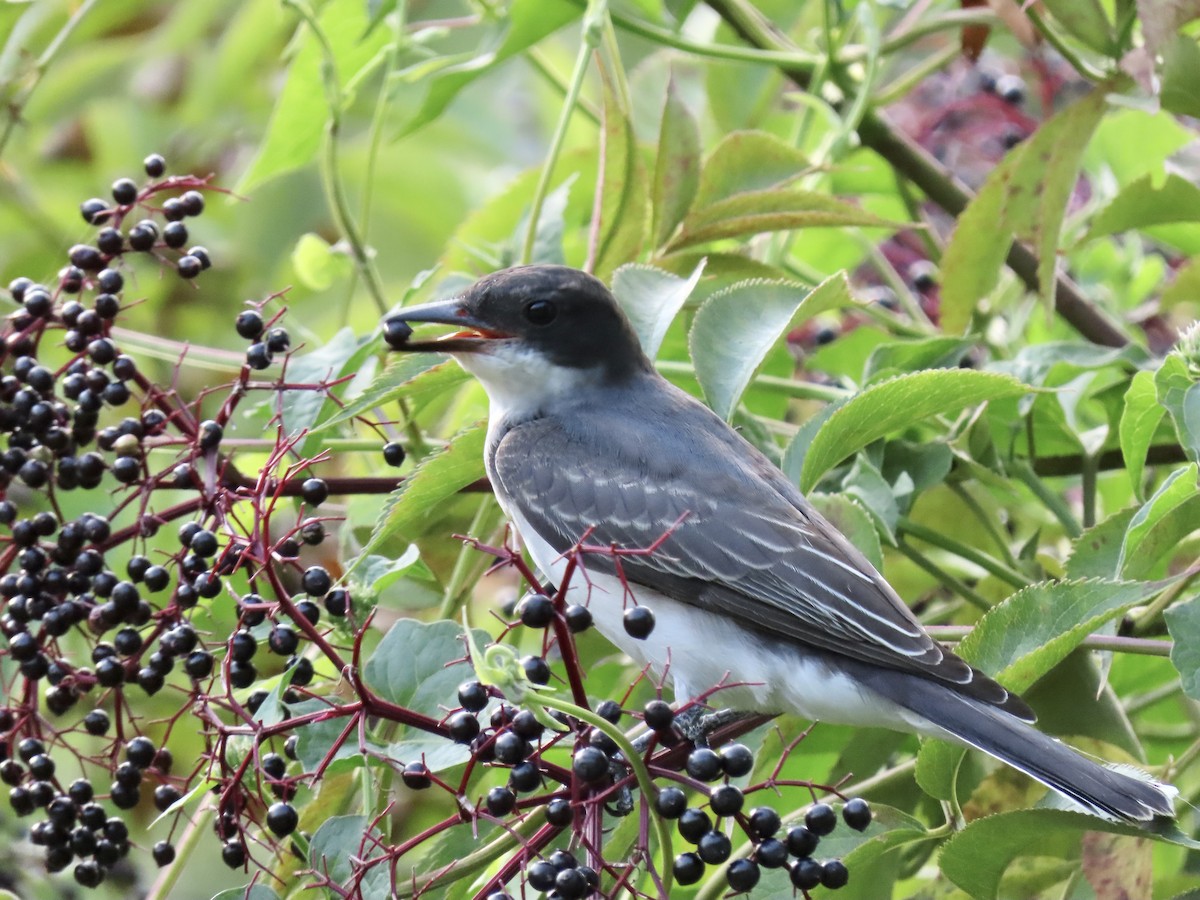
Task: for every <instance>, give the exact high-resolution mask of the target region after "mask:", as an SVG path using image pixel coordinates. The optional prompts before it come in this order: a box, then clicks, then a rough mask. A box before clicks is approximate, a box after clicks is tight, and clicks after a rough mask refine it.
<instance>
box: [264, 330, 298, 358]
mask: <svg viewBox="0 0 1200 900" xmlns="http://www.w3.org/2000/svg"><path fill="white" fill-rule="evenodd" d="M266 344H267V349H268V350H270V351H271V352H272V353H283V352H284V351H285V350H287V349H288V347H290V346H292V337H291V335H289V334H288V333H287V330H286V329H283V328H272V329H271V330H270V331H268V332H267V337H266Z"/></svg>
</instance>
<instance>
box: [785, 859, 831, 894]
mask: <svg viewBox="0 0 1200 900" xmlns="http://www.w3.org/2000/svg"><path fill="white" fill-rule="evenodd" d="M822 873H823V868H822V866H821V864H820V863H819V862H817V861H816V860H814V859H808V858H804V859H798V860H796V862H794V863H793V864H792V871H791V877H792V884H793V885H795V886H796V887H798V888H800V890H802V891H809V890H812V889H813V888H815V887H816V886H817V885H819V884H820V883H821V875H822Z"/></svg>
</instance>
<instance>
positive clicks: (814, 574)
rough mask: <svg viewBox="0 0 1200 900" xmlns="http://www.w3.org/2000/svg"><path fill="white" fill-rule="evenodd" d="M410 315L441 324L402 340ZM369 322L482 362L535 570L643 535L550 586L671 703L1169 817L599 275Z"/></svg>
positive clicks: (481, 287)
mask: <svg viewBox="0 0 1200 900" xmlns="http://www.w3.org/2000/svg"><path fill="white" fill-rule="evenodd" d="M414 323H418V324H420V323H440V324H447V325H451V326H455V328H456V330H455V331H453V332H451V333H450V334H448V335H445V336H443V337H440V338H437V339H428V340H413V335H414V331H413V328H412V325H413V324H414ZM383 332H384V336H385V339H386V341H387V343H388V345H389V346H390V347H391V348H393V349H394V350H399V351H405V352H439V353H445V354H449V355H450V356H451V357H453V358H454V359H455V360H456V361H457V362H458V363H459V364H460V365H461V366H462V367H463V368H464V369H466V370H467V372H469V373H470V374H471V375H473V376H475V378H476V379H478V381H479V382H480V383H481V384H482V386H483V388H484V390H485V392H486V393H487V395H488V399H489V412H488V425H487V433H486V438H485V449H484V465H485V470H486V473H487V476H488V478H489V480H490V481H491V484H492V488H493V491H494V493H495V497H496V499H497V501H498V502H499V504H500V507H501V508H502V510H503V511H504V513H505V515H506V516H507V517H508V520H509V521H510V522H511V523H512V524H513V525H514V526H515V528H516V530H517V532H518V533H519V534H520V536H521V539H522V541H523V543H524V545H525V547H526V549H527V551H528V552H529V555H530V557H531V558H532V559H533V561H534V563H535V565H536V566H537V567H538V569H539V570H540V571H541V572H542V574H543V575H544V576H546V577H547V578H549V579H550V580H551V583H553V584H561V583H562V579H563V578H564V576H565V575H566V574H567V571H566V570H567V566H568V561H569V560H570V559H571V557H572V548H575V547H578V546H579V544H580V542H581V541H582V540H584V539H585V538H586V540H587V542H588V543H589V544H590V545H593V546H596V547H610V548H622V549H624V550H634V549H638V550H645V549H646V548H651V547H653V548H654V552H640V553H636V552H629V553H622V554H618V553H617V552H615V551H614V552H613V553H611V554H607V555H606V554H603V553H597V554H588V555H587V556H586V558H583V559H582V563H583V565H584V567H585V568H586V577H585V578H579V577H573V578H570V580H569V584H568V585H567V594H568V596H567V599H568V601H569V602H579V603H584V604H586V605H587V606H588V608H589V609H590V611H591V613H592V617H593V621H594V623H595V626H596V628H597V629H598V630H599V631H600V633H601V634H602V635H604V637H606V638H607V639H608V640H609V641H611V642H612V643H613V644H614V645H616V646H617V647H618V648H619V649H620V650H621V651H623V652H624V653H626V654H627V655H628V656H629V657H631V658H632V659H633V660H635V661H636V662H637V663H638V664H639V665H641V666H644V667H649V669H650V670H651V671H653V672H655V673H658V674H659V675H662V676H665V677H666V678H668V679H669V680H670V681H671V682H672V685H673V689H674V695H675V698H676V701H677V703H678V704H686V703H689V702H690V701H692V700H694V699H696V698H707V699H711V700H716V699H719V700H720V703H721V705H722V706H724V707H729V708H731V709H736V710H739V711H743V712H761V713H768V714H779V713H794V714H797V715H799V716H802V717H804V718H807V719H809V720H813V721H819V722H830V723H837V724H845V725H856V726H883V727H887V728H891V729H894V730H898V731H904V732H915V733H917V734H920V735H923V736H927V737H934V738H940V739H943V740H948V741H951V742H954V743H957V744H959V745H963V746H966V747H970V748H975V749H977V750H981V751H983V752H984V753H987V754H989V755H991V756H993V757H995V758H996V759H998V760H1000V761H1001V762H1004V763H1006V764H1008V765H1010V766H1012V767H1013V768H1015V769H1017V770H1019V771H1021V772H1024V773H1025V774H1026V775H1028V776H1030V777H1032V778H1033V779H1035V780H1037V781H1038V782H1040V783H1042V784H1043V785H1045V786H1046V787H1048V788H1050V789H1052V790H1053V791H1055V792H1057V793H1059V794H1061V795H1063V796H1064V797H1066V798H1067V800H1068V801H1069V803H1070V805H1072V806H1073V807H1074V808H1077V809H1080V810H1082V811H1084V812H1088V813H1091V814H1093V815H1096V816H1100V817H1103V818H1106V819H1109V820H1116V821H1121V822H1125V823H1133V824H1142V825H1146V824H1149V823H1152V822H1154V821H1156V820H1162V819H1170V818H1173V816H1174V805H1173V801H1174V797H1175V794H1176V793H1177V791H1176V790H1175V789H1174V788H1173V787H1171V786H1170V785H1167V784H1164V783H1160V782H1157V781H1155V780H1153V779H1151V778H1150V776H1149V775H1148V774H1146V773H1144V772H1141V771H1140V770H1133V771H1130V769H1131V768H1132V767H1124V766H1107V765H1104V764H1101V763H1099V762H1096V761H1094V760H1092V759H1090V758H1088V757H1085V756H1083V755H1082V754H1080V753H1078V752H1076V751H1075V750H1073V749H1071V748H1070V747H1068V746H1067V745H1066V744H1064V743H1062V742H1060V741H1058V740H1056V739H1054V738H1051V737H1049V736H1047V735H1045V734H1043V733H1042V732H1041V731H1039V730H1037V729H1036V728H1035V727H1033V725H1032V723H1033V721H1034V719H1035V716H1034V713H1033V710H1032V709H1031V708H1030V707H1029V706H1028V705H1027V704H1026V703H1025V701H1024V700H1022V699H1021V698H1020V697H1019V696H1017V695H1016V694H1015V693H1012V692H1010V691H1008V690H1007V689H1005V688H1004V687H1003V686H1002V685H1001V684H999V683H998V682H996V681H995V680H993V679H991V678H989V677H988V676H987V675H985V674H984V673H983V672H981V671H979V670H977V669H975V668H973V667H971V666H970V665H969V664H968V663H966V662H965V661H964V660H962V659H961V658H959V657H958V656H956V655H955V654H954V653H953V652H952V651H951V650H949V649H948V648H946V647H944V646H942V645H941V644H939V643H938V642H936V641H934V640H933V639H932V638H931V637H930V636H929V635H928V634H927V633H926V631H925V629H924V628H923V627H922V626H921V624H920V622H919V621H918V620H917V618H916V617H915V615H914V614H913V613H912V611H911V610H910V609H909V607H908V606H907V605H906V604H905V603H904V601H903V600H902V599H901V598H900V597H899V595H898V594H897V593H896V591H895V590H894V589H893V588H892V587H891V586H890V585H889V584H888V582H887V581H886V580H885V579H884V577H883V576H882V575H881V574H880V573H879V572H878V571H877V570H876V569H875V568H874V567H873V566H872V565H871V563H870V562H869V561H868V560H867V559H866V557H865V556H864V555H863V554H862V553H861V552H860V551H859V550H858V549H856V548H855V547H854V546H853V545H852V544H851V543H850V541H848V540H847V539H846V538H845V537H844V536H843V535H842V534H841V533H840V532H838V531H837V529H836V528H835V527H834V526H833V525H831V524H830V523H829V522H828V521H827V520H826V519H824V518H823V517H822V516H821V515H820V514H819V513H818V512H817V510H816V509H815V508H814V507H813V506H812V504H811V503H809V502H808V500H807V499H806V498H805V497H804V496H803V494H802V493H801V492H800V490H799V488H798V486H797V485H795V484H794V483H793V482H792V481H791V480H790V479H789V478H788V477H787V476H785V475H784V473H783V472H782V471H781V470H780V469H779V468H778V467H777V466H775V465H774V464H773V463H772V462H771V461H770V460H769V459H768V458H767V457H766V456H765V455H764V454H763V453H761V452H760V451H759V450H758V449H757V448H755V447H754V446H752V445H751V444H750V443H749V442H748V441H747V440H745V439H744V438H743V437H742V436H741V435H740V434H738V432H737V431H736V430H735V429H734V428H733V427H731V426H730V425H729V424H728V423H727V422H726V421H725V420H724V419H722V418H721V417H720V416H718V415H717V414H716V413H714V412H713V411H712V410H710V409H709V408H708V407H707V406H705V405H704V404H703V403H702V402H701V401H700V400H698V399H697V398H695V397H693V396H692V395H691V394H688V393H687V392H686V391H684V390H682V389H680V388H677V387H676V386H674V385H673V384H671V383H670V382H669V381H667V380H666V379H665V378H663V377H662V376H661V375H660V374H659V373H658V372H657V370H656V369H655V366H654V365H653V363H652V362H651V360H650V359H649V358H648V357H647V355H646V353H645V352H644V351H643V349H642V346H641V343H640V342H639V339H638V336H637V334H636V332H635V330H634V328H633V327H632V325H631V323H630V321H629V319H628V318H627V316H626V315H625V314H624V312H623V311H622V309H621V307H620V305H619V303H618V302H617V300H616V299H615V297H614V296H613V294H612V293H611V292H610V291H609V290H608V288H607V287H605V285H604V284H603V282H601V281H600V280H599V279H597V278H595V277H593V276H592V275H589V274H587V273H585V272H583V271H580V270H577V269H573V268H570V267H567V266H562V265H547V264H538V265H528V266H516V267H512V268H508V269H504V270H501V271H497V272H494V273H492V274H489V275H486V276H484V277H483V278H481V279H479V280H478V281H476V282H475V283H474V284H473V285H471V286H470V287H469V288H468V289H466V290H465V291H463V292H461V293H459V294H457V295H455V296H453V297H450V298H448V299H442V300H435V301H432V302H429V303H425V304H421V305H416V306H410V307H403V308H401V309H400V310H399V311H398V312H395V313H393V314H391V315H389V316H388V317H386V318H385V320H384V322H383ZM575 559H576V561H577V562H578V561H580V560H581V557H580V556H579V555H576V556H575ZM576 574H578V573H576ZM633 605H636V606H643V607H646V608H647V609H649V610H650V611H651V613H652V615H653V621H654V625H653V629H652V631H651V633H650V634H649V635H646V636H644V637H633V636H631V635H630V634H629V633H627V632H626V630H625V628H624V627H623V620H624V615H625V611H626V609H628V608H630V607H631V606H633ZM714 688H716V690H714Z"/></svg>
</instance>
